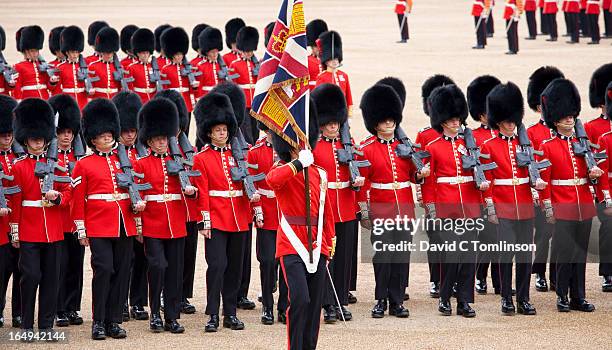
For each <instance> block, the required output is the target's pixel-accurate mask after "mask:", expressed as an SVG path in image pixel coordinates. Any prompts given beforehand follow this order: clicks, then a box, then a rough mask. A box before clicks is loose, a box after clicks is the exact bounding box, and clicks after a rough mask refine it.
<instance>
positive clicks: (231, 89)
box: [211, 82, 248, 126]
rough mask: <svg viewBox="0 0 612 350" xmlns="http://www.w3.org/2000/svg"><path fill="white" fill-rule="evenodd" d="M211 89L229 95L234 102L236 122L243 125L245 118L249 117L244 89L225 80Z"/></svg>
mask: <svg viewBox="0 0 612 350" xmlns="http://www.w3.org/2000/svg"><path fill="white" fill-rule="evenodd" d="M211 91H214V92H216V93H219V94H224V95H227V97H229V99H230V102H231V103H232V109H233V110H234V116H235V117H236V123H238V126H240V125H242V123H244V120H245V119H246V118H247V117H248V116H247V115H246V97H245V96H244V92H243V91H242V89H241V88H240V87H238V85H236V84H234V83H231V82H223V83H221V84H219V85H217V86H215V87H214V88H213V89H212V90H211Z"/></svg>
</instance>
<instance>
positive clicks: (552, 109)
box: [541, 78, 580, 130]
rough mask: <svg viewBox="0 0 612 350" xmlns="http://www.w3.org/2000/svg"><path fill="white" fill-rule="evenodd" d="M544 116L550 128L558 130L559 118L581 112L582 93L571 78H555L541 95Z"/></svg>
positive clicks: (576, 115) (575, 115)
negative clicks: (556, 124)
mask: <svg viewBox="0 0 612 350" xmlns="http://www.w3.org/2000/svg"><path fill="white" fill-rule="evenodd" d="M541 99H542V101H541V106H542V116H543V117H544V121H545V122H546V125H548V127H549V128H551V129H553V130H556V127H555V123H556V122H558V121H559V120H561V119H563V118H565V117H569V116H574V117H578V115H579V114H580V93H578V89H577V88H576V85H574V83H573V82H571V81H570V80H567V79H564V78H558V79H555V80H553V81H552V82H551V83H550V84H548V86H547V87H546V89H544V91H543V92H542V95H541Z"/></svg>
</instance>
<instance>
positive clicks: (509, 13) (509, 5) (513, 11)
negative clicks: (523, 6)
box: [504, 0, 519, 20]
mask: <svg viewBox="0 0 612 350" xmlns="http://www.w3.org/2000/svg"><path fill="white" fill-rule="evenodd" d="M518 15H519V10H518V8H517V4H516V0H506V6H505V7H504V19H505V20H509V19H511V18H513V17H515V16H518Z"/></svg>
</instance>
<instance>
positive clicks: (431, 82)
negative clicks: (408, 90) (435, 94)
mask: <svg viewBox="0 0 612 350" xmlns="http://www.w3.org/2000/svg"><path fill="white" fill-rule="evenodd" d="M451 84H455V82H454V81H453V79H451V78H450V77H448V76H446V75H443V74H436V75H433V76H431V77H429V78H427V80H425V82H424V83H423V85H422V86H421V98H422V99H423V112H425V115H428V116H431V115H430V114H429V108H428V107H427V99H428V98H429V95H431V92H432V91H434V89H435V88H437V87H438V86H444V85H451Z"/></svg>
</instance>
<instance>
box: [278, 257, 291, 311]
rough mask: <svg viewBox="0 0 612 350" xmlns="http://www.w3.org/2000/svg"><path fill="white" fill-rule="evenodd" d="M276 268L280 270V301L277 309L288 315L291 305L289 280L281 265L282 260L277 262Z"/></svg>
mask: <svg viewBox="0 0 612 350" xmlns="http://www.w3.org/2000/svg"><path fill="white" fill-rule="evenodd" d="M276 266H277V267H276V270H277V271H278V303H277V304H276V309H277V310H278V312H279V313H281V312H282V313H284V314H285V315H286V312H287V308H288V307H289V290H288V288H287V281H285V276H284V275H283V269H282V268H281V266H280V261H278V263H277V264H276Z"/></svg>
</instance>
